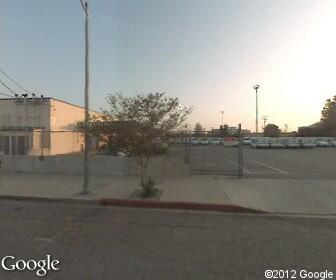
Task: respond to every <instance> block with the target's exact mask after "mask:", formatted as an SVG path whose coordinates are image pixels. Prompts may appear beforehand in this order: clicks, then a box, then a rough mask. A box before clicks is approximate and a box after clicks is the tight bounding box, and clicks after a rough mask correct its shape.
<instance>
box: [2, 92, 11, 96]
mask: <svg viewBox="0 0 336 280" xmlns="http://www.w3.org/2000/svg"><path fill="white" fill-rule="evenodd" d="M0 95H3V96H7V97H13V96H12V95H9V94H7V93H3V92H0Z"/></svg>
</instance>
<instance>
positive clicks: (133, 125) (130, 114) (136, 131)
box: [89, 93, 192, 195]
mask: <svg viewBox="0 0 336 280" xmlns="http://www.w3.org/2000/svg"><path fill="white" fill-rule="evenodd" d="M107 103H108V104H109V106H110V109H109V110H108V111H104V112H103V115H104V117H103V120H104V121H103V125H102V124H101V122H100V121H98V122H97V125H92V126H90V128H89V130H90V133H91V134H93V135H96V136H100V139H103V140H104V141H106V145H107V146H108V147H110V148H112V149H113V150H115V151H119V152H122V153H124V154H126V155H127V156H129V157H132V158H134V159H135V160H136V162H137V164H138V165H139V169H140V184H141V187H142V188H143V191H144V194H145V195H151V194H153V191H154V190H155V188H154V185H155V182H154V181H153V180H152V179H151V178H150V176H148V174H147V173H148V172H147V167H148V163H149V161H150V159H151V157H152V156H154V155H155V154H156V150H157V142H158V141H161V140H163V139H165V138H168V137H169V133H170V132H171V131H172V130H174V129H176V128H178V127H179V126H180V125H181V124H182V123H183V122H184V121H185V120H186V119H187V118H188V116H189V114H190V113H191V111H192V109H191V108H187V107H182V106H181V105H180V102H179V100H178V98H172V97H168V96H167V95H166V94H165V93H149V94H147V95H137V96H135V97H124V96H123V95H121V94H114V95H108V96H107ZM92 123H95V122H94V121H93V122H92Z"/></svg>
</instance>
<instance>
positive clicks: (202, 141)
mask: <svg viewBox="0 0 336 280" xmlns="http://www.w3.org/2000/svg"><path fill="white" fill-rule="evenodd" d="M191 144H192V145H222V144H223V139H222V138H215V137H209V138H205V137H202V138H197V137H192V138H191Z"/></svg>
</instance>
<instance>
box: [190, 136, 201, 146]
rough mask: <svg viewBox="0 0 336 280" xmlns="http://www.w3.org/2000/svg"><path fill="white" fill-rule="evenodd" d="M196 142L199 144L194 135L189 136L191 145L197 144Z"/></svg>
mask: <svg viewBox="0 0 336 280" xmlns="http://www.w3.org/2000/svg"><path fill="white" fill-rule="evenodd" d="M198 144H200V141H199V139H198V138H196V137H192V138H191V145H198Z"/></svg>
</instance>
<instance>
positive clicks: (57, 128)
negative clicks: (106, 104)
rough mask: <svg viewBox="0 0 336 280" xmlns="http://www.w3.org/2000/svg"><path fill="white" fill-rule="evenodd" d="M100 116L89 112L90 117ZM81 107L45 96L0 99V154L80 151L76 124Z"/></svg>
mask: <svg viewBox="0 0 336 280" xmlns="http://www.w3.org/2000/svg"><path fill="white" fill-rule="evenodd" d="M95 114H96V115H99V113H96V112H93V111H90V115H95ZM83 120H84V108H83V107H80V106H77V105H73V104H70V103H68V102H65V101H62V100H58V99H55V98H47V97H38V98H36V97H33V98H28V97H18V98H6V99H0V155H57V154H67V153H74V152H79V151H82V150H83V148H84V137H83V133H81V132H78V131H76V130H75V125H76V124H77V122H79V121H83Z"/></svg>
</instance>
